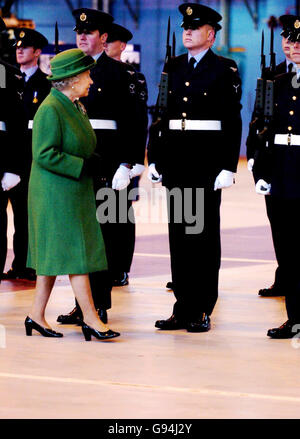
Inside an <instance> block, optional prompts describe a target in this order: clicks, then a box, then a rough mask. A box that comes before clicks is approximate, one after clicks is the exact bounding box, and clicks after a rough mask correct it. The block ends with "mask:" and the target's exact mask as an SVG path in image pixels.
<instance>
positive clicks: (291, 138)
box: [274, 134, 300, 146]
mask: <svg viewBox="0 0 300 439" xmlns="http://www.w3.org/2000/svg"><path fill="white" fill-rule="evenodd" d="M274 143H275V145H295V146H300V135H298V134H276V135H275V140H274Z"/></svg>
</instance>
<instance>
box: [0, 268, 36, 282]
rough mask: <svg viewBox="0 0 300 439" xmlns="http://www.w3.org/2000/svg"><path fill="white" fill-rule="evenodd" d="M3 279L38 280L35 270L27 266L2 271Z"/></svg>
mask: <svg viewBox="0 0 300 439" xmlns="http://www.w3.org/2000/svg"><path fill="white" fill-rule="evenodd" d="M2 279H3V280H14V279H25V280H30V281H31V282H35V281H36V274H35V271H34V270H33V269H31V268H25V269H24V270H19V271H18V270H15V269H14V268H11V269H10V270H8V272H7V273H2Z"/></svg>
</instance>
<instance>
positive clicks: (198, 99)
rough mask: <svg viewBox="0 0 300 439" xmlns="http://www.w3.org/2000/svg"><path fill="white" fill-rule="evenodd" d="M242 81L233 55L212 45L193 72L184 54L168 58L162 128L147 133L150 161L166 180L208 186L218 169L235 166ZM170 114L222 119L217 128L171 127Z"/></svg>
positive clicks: (230, 169) (213, 119)
mask: <svg viewBox="0 0 300 439" xmlns="http://www.w3.org/2000/svg"><path fill="white" fill-rule="evenodd" d="M240 87H241V82H240V78H239V75H238V71H237V66H236V64H235V63H234V61H230V62H229V60H227V59H224V58H222V57H219V56H217V55H216V54H214V53H213V52H212V51H211V50H208V52H207V53H206V54H205V56H204V57H203V58H202V60H201V61H200V62H199V63H198V64H197V66H196V67H195V69H194V70H193V72H192V73H191V74H189V73H188V55H187V54H185V55H181V56H178V57H176V58H174V59H172V60H171V63H170V74H169V95H168V112H167V117H166V120H165V121H164V126H165V129H164V130H163V131H162V133H158V135H156V136H152V135H151V136H150V139H149V145H148V160H149V163H155V164H156V166H157V170H158V171H159V172H160V173H162V175H163V183H164V184H166V185H167V186H169V185H172V186H174V185H178V186H182V185H184V186H185V187H187V186H188V185H190V186H195V185H196V186H197V187H204V186H208V187H212V186H213V183H214V180H215V178H216V176H217V175H218V174H219V172H220V171H221V170H223V169H226V170H229V171H232V172H235V171H236V168H237V163H238V158H239V150H240V141H241V116H240V109H241V105H240V97H241V90H240ZM172 119H175V120H183V119H186V120H190V119H191V120H201V121H220V122H221V130H219V131H216V130H201V131H191V130H186V131H180V130H170V129H169V120H172ZM155 133H157V132H156V131H155ZM160 134H161V136H160Z"/></svg>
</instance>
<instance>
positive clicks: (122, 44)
mask: <svg viewBox="0 0 300 439" xmlns="http://www.w3.org/2000/svg"><path fill="white" fill-rule="evenodd" d="M126 45H127V44H126V43H124V42H123V41H121V44H120V49H121V52H123V51H124V50H125V49H126Z"/></svg>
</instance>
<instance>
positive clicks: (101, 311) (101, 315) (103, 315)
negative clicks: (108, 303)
mask: <svg viewBox="0 0 300 439" xmlns="http://www.w3.org/2000/svg"><path fill="white" fill-rule="evenodd" d="M97 312H98V316H99V318H100V320H101V322H102V323H104V324H106V323H107V321H108V319H107V311H106V309H101V308H99V309H97Z"/></svg>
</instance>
